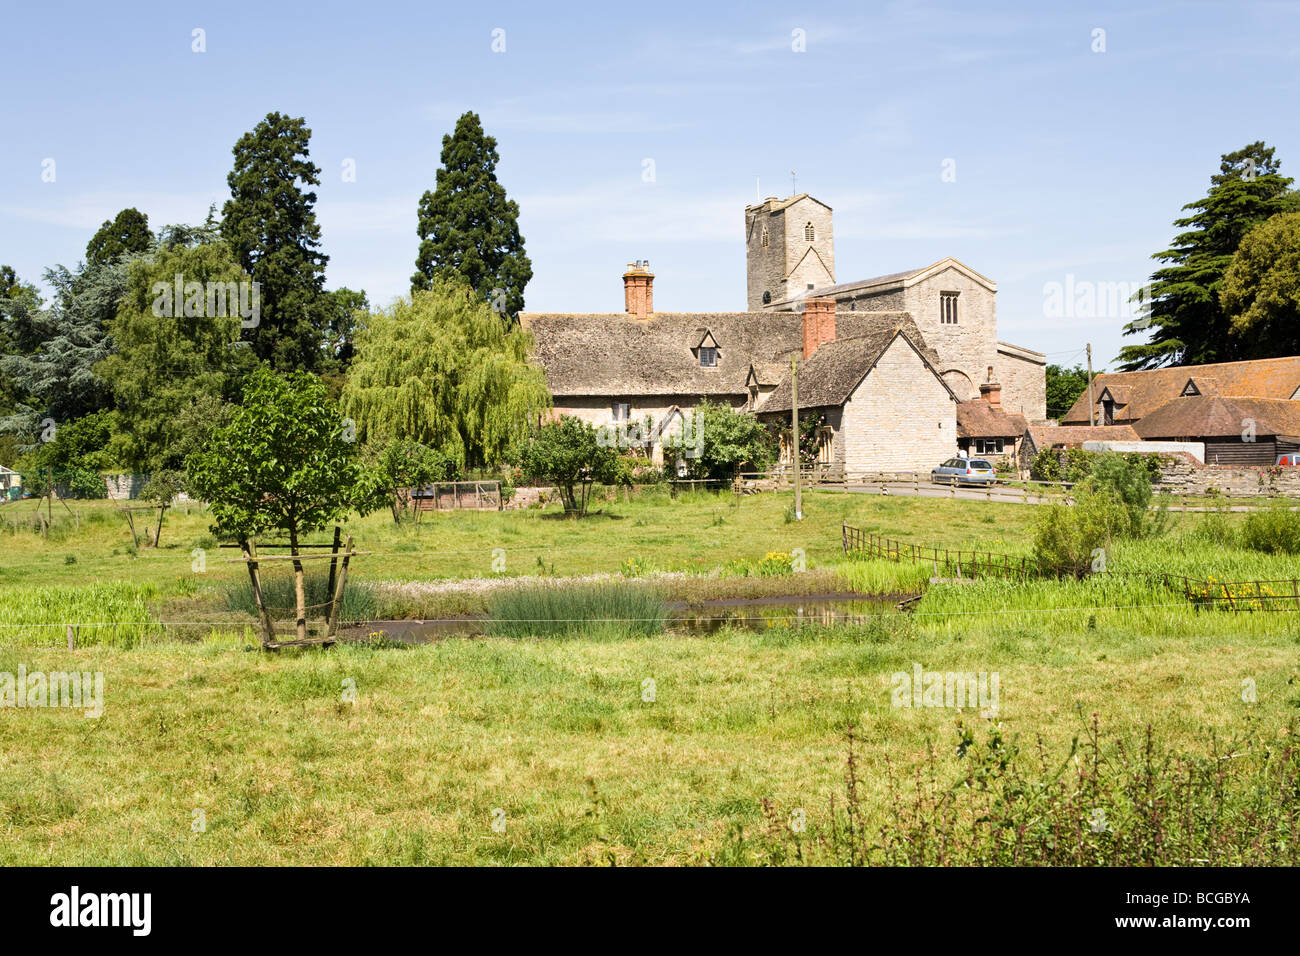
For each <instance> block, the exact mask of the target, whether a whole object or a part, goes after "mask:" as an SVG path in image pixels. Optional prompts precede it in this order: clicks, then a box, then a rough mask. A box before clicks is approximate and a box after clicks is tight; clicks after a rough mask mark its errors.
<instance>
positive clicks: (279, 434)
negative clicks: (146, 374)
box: [186, 368, 370, 640]
mask: <svg viewBox="0 0 1300 956" xmlns="http://www.w3.org/2000/svg"><path fill="white" fill-rule="evenodd" d="M186 473H187V480H188V486H189V487H190V488H191V489H192V490H193V491H194V492H195V493H196V494H197V495H198V496H200V497H202V498H204V499H206V500H207V501H208V502H209V503H210V504H211V506H212V513H213V515H214V516H215V518H216V523H215V524H214V525H213V528H212V530H213V532H214V533H217V534H221V535H229V536H234V537H237V538H248V537H250V536H252V535H256V534H260V533H262V532H264V531H269V530H272V529H276V530H279V531H281V532H283V533H284V534H286V535H288V537H289V550H290V553H291V554H292V555H293V559H294V560H293V573H294V595H295V599H296V602H297V611H298V618H297V634H298V639H299V640H303V639H304V638H306V636H307V618H306V606H305V605H306V588H305V582H304V578H303V567H302V562H301V561H300V560H299V542H300V539H301V537H302V536H303V535H304V534H308V533H310V532H313V531H319V530H321V529H322V528H324V527H325V526H326V525H327V524H329V523H331V522H333V521H337V520H338V519H340V518H342V517H343V516H344V515H346V514H347V513H348V512H349V511H353V510H357V511H366V510H368V509H369V507H370V504H369V499H368V497H367V496H368V495H369V494H370V490H369V489H368V487H367V484H366V482H365V481H364V474H363V469H362V466H361V464H360V462H359V460H358V455H357V446H356V442H355V441H350V440H349V435H348V429H347V428H346V427H345V423H344V421H343V417H342V416H341V415H340V414H339V411H338V407H337V406H336V405H335V404H334V403H333V402H332V401H330V399H329V396H328V395H327V394H326V391H325V386H324V385H323V384H322V383H321V381H320V379H318V378H316V377H315V376H314V375H309V374H307V373H304V372H294V373H291V374H289V375H287V376H280V375H276V374H274V373H272V372H270V371H269V370H267V369H264V368H261V369H258V370H257V371H256V372H254V373H253V374H252V375H250V376H249V377H248V379H247V381H246V384H245V386H244V395H243V404H242V405H241V406H240V407H239V408H237V409H235V411H234V412H233V413H232V415H231V420H230V423H229V424H228V425H226V426H225V427H223V428H220V429H218V430H217V431H216V433H215V434H214V435H213V437H212V441H211V443H210V444H209V447H208V449H207V450H206V451H203V452H200V453H198V454H195V455H193V456H191V457H190V459H189V461H188V462H186Z"/></svg>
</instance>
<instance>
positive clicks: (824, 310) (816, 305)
mask: <svg viewBox="0 0 1300 956" xmlns="http://www.w3.org/2000/svg"><path fill="white" fill-rule="evenodd" d="M834 341H835V300H834V299H829V298H827V299H805V300H804V303H803V357H804V361H805V362H806V361H808V359H809V358H811V357H812V354H813V353H814V352H816V351H817V346H819V345H825V344H826V343H827V342H834Z"/></svg>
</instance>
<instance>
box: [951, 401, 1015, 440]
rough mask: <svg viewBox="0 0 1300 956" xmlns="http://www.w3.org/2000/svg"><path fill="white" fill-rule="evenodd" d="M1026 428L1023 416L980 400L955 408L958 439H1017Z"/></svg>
mask: <svg viewBox="0 0 1300 956" xmlns="http://www.w3.org/2000/svg"><path fill="white" fill-rule="evenodd" d="M1026 427H1027V425H1026V422H1025V417H1024V416H1023V415H1015V414H1011V413H1009V412H1007V411H1005V410H1004V409H1003V408H1002V406H1001V405H998V406H994V405H990V404H989V403H988V402H987V401H985V400H984V399H982V398H979V399H975V400H974V401H970V402H962V403H961V404H959V405H958V406H957V437H958V438H1019V437H1020V436H1021V435H1023V434H1024V433H1025V428H1026Z"/></svg>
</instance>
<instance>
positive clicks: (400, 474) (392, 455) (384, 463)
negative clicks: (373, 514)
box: [368, 440, 459, 524]
mask: <svg viewBox="0 0 1300 956" xmlns="http://www.w3.org/2000/svg"><path fill="white" fill-rule="evenodd" d="M368 451H369V457H370V461H371V469H372V471H371V481H372V487H373V488H374V489H375V491H376V493H377V495H378V497H379V501H380V502H382V506H383V507H387V508H388V509H390V510H391V511H392V513H393V523H394V524H400V523H401V520H402V515H404V514H409V513H410V512H411V510H412V506H413V501H412V498H411V491H412V490H413V489H415V488H419V487H421V486H423V485H427V484H431V483H433V482H436V481H450V480H452V479H454V478H455V477H456V476H457V475H458V474H459V472H458V470H457V466H456V462H455V461H454V460H453V459H451V458H449V457H448V456H447V455H445V454H443V453H442V452H440V451H438V450H437V449H436V448H429V447H428V446H427V445H421V444H420V443H419V442H413V441H404V440H399V441H392V442H389V443H388V444H387V445H384V446H383V447H382V448H379V449H369V450H368Z"/></svg>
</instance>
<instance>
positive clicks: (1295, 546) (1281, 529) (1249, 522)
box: [1241, 503, 1300, 554]
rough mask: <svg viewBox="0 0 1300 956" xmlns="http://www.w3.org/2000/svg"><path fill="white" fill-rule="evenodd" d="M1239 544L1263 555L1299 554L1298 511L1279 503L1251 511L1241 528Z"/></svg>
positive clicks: (1299, 516) (1299, 513)
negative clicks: (1264, 508) (1261, 509)
mask: <svg viewBox="0 0 1300 956" xmlns="http://www.w3.org/2000/svg"><path fill="white" fill-rule="evenodd" d="M1241 544H1242V546H1243V547H1246V548H1249V549H1250V550H1252V551H1262V552H1264V553H1265V554H1300V511H1292V510H1291V509H1290V508H1288V507H1286V506H1285V505H1283V504H1280V503H1275V504H1274V505H1273V506H1272V507H1270V508H1269V509H1268V510H1267V511H1252V512H1251V513H1250V514H1249V515H1247V516H1246V522H1245V524H1243V525H1242V526H1241Z"/></svg>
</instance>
